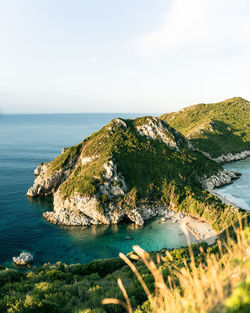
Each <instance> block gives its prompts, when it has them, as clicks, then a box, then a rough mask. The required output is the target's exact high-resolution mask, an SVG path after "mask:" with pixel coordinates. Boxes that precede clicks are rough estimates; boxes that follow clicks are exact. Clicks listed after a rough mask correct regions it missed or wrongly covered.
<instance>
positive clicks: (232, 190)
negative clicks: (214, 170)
mask: <svg viewBox="0 0 250 313" xmlns="http://www.w3.org/2000/svg"><path fill="white" fill-rule="evenodd" d="M224 168H225V169H228V170H235V171H238V172H240V173H241V174H242V176H241V177H240V178H239V179H238V180H235V181H234V182H233V184H231V185H227V186H224V187H221V188H218V189H216V192H218V193H219V194H221V195H222V196H224V197H226V198H227V199H228V200H230V201H232V202H233V203H235V204H236V205H238V206H240V207H241V208H243V209H245V210H250V157H248V158H247V159H245V160H240V161H236V162H232V163H228V164H225V165H224Z"/></svg>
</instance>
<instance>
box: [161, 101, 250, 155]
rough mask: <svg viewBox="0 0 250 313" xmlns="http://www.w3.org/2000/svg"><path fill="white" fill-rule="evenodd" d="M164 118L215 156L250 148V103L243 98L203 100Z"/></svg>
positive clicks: (201, 148) (198, 146) (200, 147)
mask: <svg viewBox="0 0 250 313" xmlns="http://www.w3.org/2000/svg"><path fill="white" fill-rule="evenodd" d="M161 118H162V119H165V120H167V121H168V123H169V124H170V125H171V126H172V127H174V128H176V129H177V130H178V131H180V132H181V133H182V134H183V135H185V136H186V137H187V138H188V139H189V140H190V141H191V142H192V144H193V145H194V146H195V147H197V148H199V150H201V151H205V152H208V153H209V154H210V155H211V156H212V157H218V156H220V155H221V154H227V153H238V152H242V151H244V150H250V102H249V101H247V100H245V99H243V98H240V97H235V98H231V99H227V100H225V101H222V102H218V103H209V104H204V103H201V104H197V105H193V106H190V107H187V108H184V109H183V110H180V111H178V112H174V113H167V114H163V115H162V116H161Z"/></svg>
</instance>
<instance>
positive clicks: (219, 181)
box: [201, 170, 241, 190]
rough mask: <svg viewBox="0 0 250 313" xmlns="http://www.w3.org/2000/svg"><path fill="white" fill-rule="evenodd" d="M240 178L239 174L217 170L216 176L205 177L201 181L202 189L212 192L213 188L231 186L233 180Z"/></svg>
mask: <svg viewBox="0 0 250 313" xmlns="http://www.w3.org/2000/svg"><path fill="white" fill-rule="evenodd" d="M240 176H241V174H240V173H239V172H236V171H230V170H219V171H218V172H217V174H216V175H212V176H210V177H208V178H207V177H205V178H204V179H202V180H201V182H202V185H203V188H204V189H206V190H212V189H214V188H218V187H222V186H225V185H228V184H231V183H232V182H233V180H235V179H238V178H239V177H240Z"/></svg>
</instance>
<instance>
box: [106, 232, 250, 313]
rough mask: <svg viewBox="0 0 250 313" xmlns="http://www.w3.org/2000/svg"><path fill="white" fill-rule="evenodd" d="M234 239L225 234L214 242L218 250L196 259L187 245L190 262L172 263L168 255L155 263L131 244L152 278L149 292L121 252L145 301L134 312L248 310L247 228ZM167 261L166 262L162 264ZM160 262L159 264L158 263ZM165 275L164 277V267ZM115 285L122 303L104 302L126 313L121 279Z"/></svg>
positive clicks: (249, 266)
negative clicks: (180, 265) (138, 284)
mask: <svg viewBox="0 0 250 313" xmlns="http://www.w3.org/2000/svg"><path fill="white" fill-rule="evenodd" d="M236 237H237V241H236V242H235V241H234V240H232V239H230V238H229V237H228V239H227V242H221V241H218V243H217V247H218V250H219V252H218V253H208V254H205V253H204V251H203V249H202V248H200V250H201V252H202V253H203V257H202V258H201V259H200V260H198V259H197V258H195V256H194V254H193V252H192V249H191V248H190V263H189V262H184V266H183V267H178V266H176V264H175V262H174V260H173V257H172V256H171V254H169V253H166V257H165V258H164V257H162V256H161V258H160V257H159V258H158V259H157V263H158V264H157V265H156V263H155V262H154V261H153V260H152V258H151V257H150V255H149V254H148V253H146V252H145V251H144V250H143V249H141V248H140V247H139V246H135V247H134V251H135V253H136V254H135V255H132V257H133V258H134V259H140V260H142V261H143V262H144V263H145V265H146V266H147V268H148V269H149V271H150V272H151V274H152V276H153V277H154V285H155V290H154V293H151V292H150V290H149V289H148V287H147V284H146V283H145V282H144V280H143V277H142V276H141V274H140V273H139V272H138V271H137V269H136V267H135V266H134V264H133V263H132V262H131V261H130V260H129V258H128V257H127V256H125V255H123V254H120V257H121V258H122V259H123V260H124V261H125V262H126V263H127V264H128V265H129V266H130V268H131V270H132V271H133V272H134V273H135V274H136V276H137V277H138V280H139V281H140V283H141V285H142V287H143V289H144V291H145V293H146V294H147V297H148V300H147V301H146V302H145V303H144V304H143V305H142V306H141V307H140V308H138V309H137V310H136V311H135V312H136V313H146V312H147V313H149V312H154V313H173V312H174V313H190V312H192V313H201V312H204V313H205V312H206V313H210V312H228V313H229V312H230V313H233V312H234V313H236V312H238V313H239V312H242V313H243V312H245V313H247V312H249V311H250V228H249V227H248V228H246V229H245V230H244V231H243V230H242V229H238V230H236ZM166 262H167V264H166ZM162 263H163V265H162ZM166 266H167V267H168V268H169V275H168V276H167V278H166V277H164V269H165V267H166ZM118 285H119V287H120V288H121V290H122V292H123V296H124V298H125V300H126V302H124V301H121V300H118V299H105V300H104V301H103V303H104V304H110V303H114V304H120V305H121V306H123V307H124V308H125V310H126V311H127V312H129V313H132V312H133V308H132V305H131V302H130V300H129V297H128V295H127V292H126V290H125V288H124V286H123V283H122V281H121V280H120V279H119V280H118Z"/></svg>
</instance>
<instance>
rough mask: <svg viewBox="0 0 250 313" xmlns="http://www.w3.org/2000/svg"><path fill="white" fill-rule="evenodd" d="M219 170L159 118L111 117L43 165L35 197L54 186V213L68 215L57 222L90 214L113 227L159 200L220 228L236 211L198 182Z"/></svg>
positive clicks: (232, 217)
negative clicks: (126, 118) (69, 217)
mask: <svg viewBox="0 0 250 313" xmlns="http://www.w3.org/2000/svg"><path fill="white" fill-rule="evenodd" d="M221 168H222V167H221V165H219V164H217V163H216V162H214V161H212V160H210V159H209V158H207V157H205V156H204V155H203V154H201V153H200V152H198V151H197V150H195V149H193V147H192V146H191V145H190V143H189V141H188V140H187V139H186V138H185V137H184V136H183V135H182V134H180V133H179V132H178V131H176V130H174V129H173V128H172V127H171V126H169V124H168V123H166V122H164V121H162V120H161V119H158V118H153V117H144V118H138V119H135V120H122V119H115V120H113V121H112V122H111V123H109V124H108V125H106V126H105V127H103V128H102V129H101V130H99V131H97V132H96V133H94V134H92V135H91V136H90V137H88V138H86V139H85V140H84V141H82V142H81V143H80V144H79V145H76V146H74V147H71V148H67V149H64V152H63V153H62V154H61V155H60V156H58V157H57V158H55V159H54V160H53V161H52V162H49V163H47V164H46V172H45V173H43V176H42V179H44V177H46V180H43V182H44V185H43V186H41V184H42V183H41V180H39V184H38V185H36V181H35V185H36V186H35V187H36V188H37V187H38V189H36V190H38V193H35V195H44V194H45V195H46V194H48V193H49V192H50V190H48V188H49V187H50V188H52V189H51V190H53V192H54V193H55V196H54V205H56V209H55V211H57V212H58V210H61V208H62V209H63V208H65V207H67V208H68V211H67V212H66V213H65V211H64V210H61V212H62V213H60V218H61V216H62V215H64V216H66V215H67V216H69V214H73V213H74V216H73V218H74V219H75V218H78V216H80V217H82V216H84V218H85V217H86V218H89V216H91V218H92V219H93V218H96V219H97V220H98V221H100V222H102V223H112V218H113V217H114V216H118V215H119V220H120V219H121V218H122V216H124V215H125V216H128V217H129V216H130V214H131V213H130V212H131V210H137V208H138V207H140V205H141V204H143V203H144V204H145V203H147V204H148V208H150V203H153V202H154V201H157V202H158V203H161V204H164V205H166V206H168V207H169V208H170V209H172V210H175V211H176V210H177V211H181V212H183V213H186V214H191V215H193V216H197V217H202V218H203V219H204V220H207V221H208V222H210V223H211V224H212V225H213V227H214V228H215V229H218V230H222V229H224V228H225V226H227V225H229V224H230V223H231V222H232V221H233V220H235V219H237V217H236V214H235V211H234V210H233V209H232V208H231V207H230V206H229V205H224V204H222V203H221V201H220V200H218V199H217V198H215V197H214V196H212V195H211V194H210V193H208V192H207V191H205V190H203V189H202V186H201V182H200V180H201V178H203V177H204V176H205V175H206V176H210V175H213V174H215V173H217V171H218V170H220V169H221ZM69 171H70V174H69V175H68V176H66V173H68V172H69ZM58 177H59V178H58ZM60 177H63V178H60ZM65 177H66V178H65ZM38 178H39V177H38ZM39 179H40V178H39ZM48 182H49V183H50V182H55V184H54V185H52V186H51V184H49V183H48ZM48 186H49V187H48ZM32 188H33V189H34V187H32ZM46 188H47V189H46ZM51 192H52V191H51ZM76 198H77V202H76V200H75V199H76ZM58 199H59V200H58ZM86 199H87V200H86ZM81 201H85V202H84V204H83V205H82V206H80V205H78V204H79V203H81ZM87 201H88V202H87ZM89 203H90V204H89ZM93 203H94V204H93ZM76 205H78V207H76ZM87 206H88V209H86V207H87ZM143 210H144V212H146V211H147V208H145V209H143ZM72 212H73V213H72ZM136 212H138V211H136ZM56 214H57V213H56ZM56 214H54V213H48V215H49V219H48V218H47V220H48V221H50V222H52V223H54V224H57V223H58V222H57V220H56V221H54V220H55V219H54V220H53V218H54V216H56V218H57V217H58V215H56ZM90 214H91V215H90ZM146 214H147V212H146ZM111 215H112V216H111ZM51 216H52V218H51ZM110 216H111V222H110ZM129 218H130V217H129ZM64 220H65V219H63V222H62V223H61V224H63V223H64ZM119 220H118V219H116V220H115V223H117V222H118V221H119ZM66 225H68V224H66Z"/></svg>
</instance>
